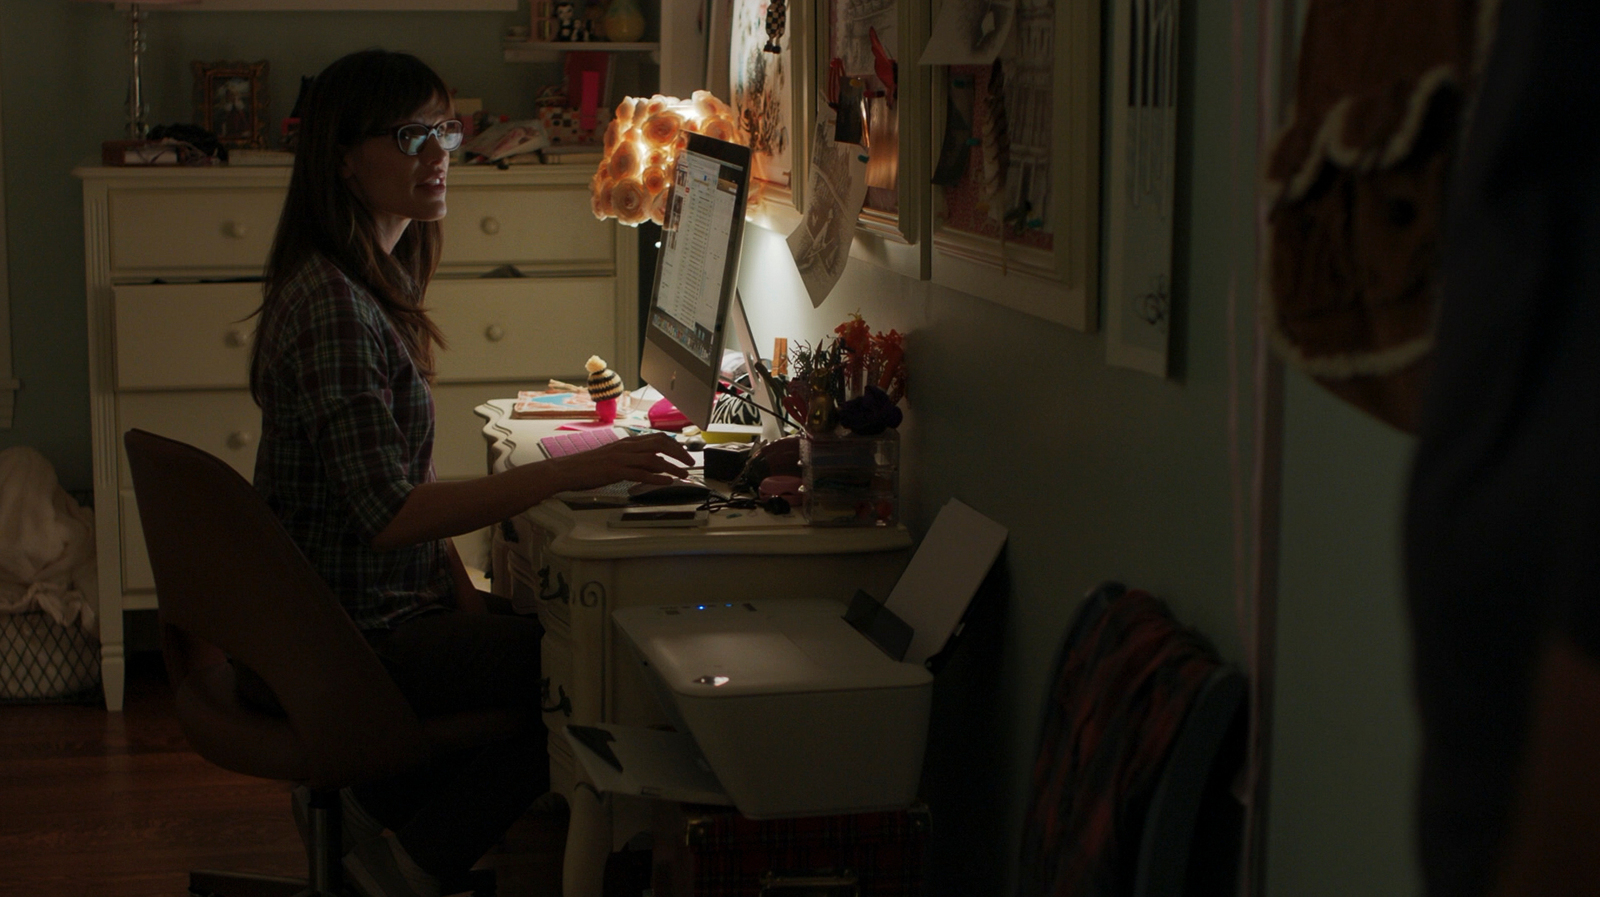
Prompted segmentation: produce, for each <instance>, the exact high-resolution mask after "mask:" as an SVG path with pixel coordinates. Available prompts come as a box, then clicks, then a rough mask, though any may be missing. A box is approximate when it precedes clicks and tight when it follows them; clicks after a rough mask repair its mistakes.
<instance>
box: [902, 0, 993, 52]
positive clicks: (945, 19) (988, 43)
mask: <svg viewBox="0 0 1600 897" xmlns="http://www.w3.org/2000/svg"><path fill="white" fill-rule="evenodd" d="M1016 12H1017V4H1016V2H1015V0H945V2H944V4H943V5H941V6H940V7H939V14H938V17H937V18H936V19H934V22H933V33H932V34H931V35H929V37H928V44H927V47H926V48H925V49H924V50H923V51H922V58H921V59H919V60H917V64H918V65H989V64H990V63H993V62H994V61H995V60H996V59H998V58H999V57H1000V51H1001V50H1002V49H1004V48H1005V45H1006V39H1007V38H1009V37H1010V36H1011V25H1012V20H1013V19H1015V18H1016Z"/></svg>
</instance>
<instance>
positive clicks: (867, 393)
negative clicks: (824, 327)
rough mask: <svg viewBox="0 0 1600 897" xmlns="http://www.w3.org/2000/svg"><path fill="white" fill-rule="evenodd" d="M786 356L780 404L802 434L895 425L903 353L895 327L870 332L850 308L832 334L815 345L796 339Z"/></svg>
mask: <svg viewBox="0 0 1600 897" xmlns="http://www.w3.org/2000/svg"><path fill="white" fill-rule="evenodd" d="M789 361H790V370H791V371H793V375H792V376H791V377H789V378H788V379H787V380H782V381H781V388H782V390H783V407H784V410H785V411H787V412H788V413H789V415H790V416H791V417H792V418H794V419H795V420H797V421H800V422H801V425H802V426H803V427H804V428H805V431H806V433H807V434H809V435H812V436H824V435H832V434H835V433H837V432H838V431H839V430H840V429H843V430H846V431H849V432H850V433H853V434H856V435H859V436H875V435H877V434H879V433H882V432H883V431H884V430H886V429H890V428H893V427H898V426H900V421H901V419H902V417H903V415H902V413H901V411H900V408H899V405H898V403H899V401H900V399H901V398H903V397H904V396H905V393H906V356H905V338H904V337H903V336H902V335H901V334H900V333H899V332H898V331H895V330H890V331H889V332H888V333H883V332H881V331H880V332H877V333H874V332H873V331H872V328H871V327H869V326H867V322H866V321H865V320H863V319H862V317H861V315H860V314H852V315H851V316H850V319H849V320H847V321H845V322H844V323H843V324H840V325H839V326H838V327H835V328H834V331H833V336H831V337H827V338H824V339H823V340H821V341H819V342H818V343H817V344H816V345H814V346H812V345H808V344H805V343H799V344H796V345H795V346H794V347H793V348H792V349H791V350H790V352H789Z"/></svg>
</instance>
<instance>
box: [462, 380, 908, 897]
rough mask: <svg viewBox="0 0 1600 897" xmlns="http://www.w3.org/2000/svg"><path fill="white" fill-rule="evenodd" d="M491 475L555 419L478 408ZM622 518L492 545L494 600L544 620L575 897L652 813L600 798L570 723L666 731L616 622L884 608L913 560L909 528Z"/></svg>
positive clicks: (493, 405) (506, 404) (565, 520)
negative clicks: (866, 602)
mask: <svg viewBox="0 0 1600 897" xmlns="http://www.w3.org/2000/svg"><path fill="white" fill-rule="evenodd" d="M475 410H476V412H477V413H478V415H479V416H481V417H483V418H484V419H485V420H486V421H487V422H488V423H487V424H485V426H484V427H483V434H484V438H485V439H486V440H487V441H488V447H489V459H488V464H489V471H490V472H491V473H494V472H498V471H502V470H506V469H509V468H511V467H515V466H517V465H518V464H527V463H531V462H534V461H539V460H542V459H543V457H544V456H543V454H542V453H541V452H540V450H539V446H538V442H537V441H538V438H539V437H540V436H545V435H549V434H550V433H552V432H555V430H556V428H557V427H558V426H559V425H560V422H559V421H521V420H512V419H511V400H509V399H505V400H497V401H493V402H489V403H487V404H485V405H480V406H478V408H477V409H475ZM619 513H620V511H617V510H585V511H574V510H572V509H570V508H568V507H567V506H566V505H565V504H564V503H562V502H559V501H547V502H544V503H543V504H541V505H538V506H537V507H534V508H532V509H530V510H528V511H526V512H524V513H523V514H521V515H519V516H518V517H516V518H515V519H513V520H512V521H509V522H508V526H504V527H501V529H500V530H499V531H498V532H497V533H496V536H495V540H494V550H493V575H494V591H495V593H496V594H498V595H500V596H502V597H505V598H508V599H510V600H511V601H512V603H513V604H514V605H516V606H517V608H518V609H519V610H521V611H522V612H524V613H537V614H538V615H539V620H540V622H541V623H542V624H543V625H544V628H545V637H544V643H543V651H544V679H543V682H542V683H541V686H542V689H543V692H544V704H543V706H544V708H545V714H544V720H545V725H546V726H547V727H548V728H549V729H550V732H551V738H550V740H549V744H550V777H551V787H552V788H553V789H555V790H557V791H559V792H561V793H562V794H565V795H566V797H567V801H568V804H569V805H570V806H571V809H572V816H571V822H570V824H569V827H568V832H567V851H566V858H565V863H564V866H563V870H562V888H563V893H564V895H565V897H599V895H600V889H601V880H602V876H603V872H604V869H605V858H606V856H607V854H609V853H610V852H611V851H613V850H618V849H621V848H622V846H623V845H624V844H626V843H627V841H628V839H629V838H631V837H633V836H634V835H635V834H637V833H638V832H641V831H644V830H646V829H647V828H648V827H649V823H650V818H649V812H650V808H649V805H648V803H647V802H645V801H640V800H633V799H629V798H625V797H618V796H615V795H602V794H600V793H599V792H597V791H596V790H595V788H594V786H593V785H592V784H591V783H590V782H588V781H587V780H586V779H585V777H584V774H583V771H582V768H581V767H580V766H579V765H578V764H577V763H576V762H575V761H574V759H573V757H572V754H571V751H570V749H569V748H568V746H567V743H566V739H564V738H562V737H561V736H560V731H561V727H562V726H564V725H566V724H567V723H569V722H571V723H578V724H580V725H594V724H596V723H602V722H604V723H627V724H634V725H652V724H658V723H665V722H666V719H665V715H664V714H663V712H662V711H661V709H660V708H659V707H658V706H657V704H656V702H655V698H654V697H652V696H651V695H650V693H649V692H648V690H647V687H646V685H645V683H644V680H643V678H642V676H641V675H640V673H639V671H638V669H637V662H636V661H635V660H634V659H633V657H632V656H630V655H629V654H628V653H627V651H628V648H627V647H626V645H624V644H623V643H622V641H621V639H620V638H619V637H618V635H617V633H616V632H615V631H614V629H613V627H612V623H611V612H612V611H613V610H615V609H617V608H619V607H625V606H629V605H639V604H687V603H693V602H698V601H725V600H727V601H731V600H734V599H736V598H737V599H745V598H757V597H758V598H766V599H773V598H819V597H820V598H831V599H833V600H836V601H839V602H841V603H843V602H847V601H848V600H849V599H850V597H851V596H852V595H854V594H855V592H856V590H857V589H865V590H866V591H868V592H869V593H871V594H872V595H874V596H875V597H877V598H878V599H880V600H882V599H883V598H885V597H886V596H887V595H888V594H889V590H890V589H891V588H892V587H893V585H894V582H895V580H896V579H897V578H898V577H899V575H900V571H901V570H902V569H904V567H905V564H906V562H907V561H908V560H909V559H910V548H911V538H910V536H909V535H908V534H907V532H906V530H905V528H904V527H898V526H897V527H884V528H876V527H862V528H854V527H848V528H813V527H809V526H805V525H804V518H803V517H802V516H800V515H799V513H798V512H796V513H795V514H794V515H792V519H786V518H783V517H773V516H770V515H768V514H767V513H766V512H765V511H737V512H729V511H720V512H717V513H714V514H712V516H711V521H710V523H709V525H708V526H706V527H705V528H703V529H701V528H694V529H687V528H686V529H642V530H624V529H614V528H611V527H609V526H608V525H607V520H608V519H609V518H613V517H616V516H617V515H618V514H619Z"/></svg>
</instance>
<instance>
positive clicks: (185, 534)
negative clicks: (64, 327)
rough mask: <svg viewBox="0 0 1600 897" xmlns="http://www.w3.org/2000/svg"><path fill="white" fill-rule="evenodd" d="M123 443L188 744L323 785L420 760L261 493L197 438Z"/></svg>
mask: <svg viewBox="0 0 1600 897" xmlns="http://www.w3.org/2000/svg"><path fill="white" fill-rule="evenodd" d="M123 444H124V445H125V446H126V448H127V453H128V465H129V467H130V468H131V470H132V473H133V487H134V493H135V496H136V498H137V499H138V505H139V520H140V522H141V523H142V524H143V526H144V536H145V542H146V545H147V547H148V550H149V554H150V567H151V571H152V572H153V574H154V576H155V584H156V595H157V599H158V601H159V605H160V615H161V624H162V642H163V652H164V654H165V655H166V660H167V666H168V670H169V673H170V674H171V678H172V687H173V689H174V691H175V693H176V705H177V711H178V716H179V721H180V724H181V725H182V726H183V729H184V732H185V735H186V736H187V737H188V738H189V740H190V742H191V743H192V744H194V746H195V750H196V751H197V752H199V753H200V754H201V755H202V756H204V757H206V758H207V759H208V760H210V761H211V762H213V763H216V764H217V765H219V766H223V767H226V768H229V769H233V770H235V771H238V772H243V773H247V774H251V775H258V776H265V777H273V778H293V779H297V780H300V781H304V782H306V783H307V784H310V785H311V786H313V787H319V788H327V787H340V786H343V785H349V784H353V783H355V782H361V781H369V780H372V779H376V778H380V777H384V776H388V775H392V774H395V773H397V772H400V771H403V770H405V769H409V768H412V767H414V766H416V765H418V764H420V763H422V762H424V761H425V760H426V758H427V756H428V746H427V743H426V741H425V740H424V737H423V733H422V729H421V726H420V725H419V723H418V720H417V717H416V715H415V714H414V713H413V712H412V710H411V708H410V706H409V704H407V703H406V700H405V698H404V697H403V696H402V695H401V694H400V691H399V689H398V688H397V687H396V686H395V684H394V682H393V680H392V679H391V678H390V677H389V675H388V673H387V672H386V671H385V670H384V668H383V665H382V664H381V663H380V662H379V661H378V658H377V655H375V654H374V653H373V651H372V649H371V648H370V647H369V646H368V645H367V643H366V640H365V639H364V638H363V637H362V636H361V633H360V632H358V631H357V630H356V628H355V625H354V624H353V623H351V621H350V618H349V616H348V615H347V614H346V613H345V611H344V609H343V608H342V607H340V605H339V602H338V600H337V599H336V598H335V597H334V595H333V593H332V590H330V589H329V588H328V585H327V583H325V582H324V581H323V580H322V578H321V577H320V576H318V575H317V572H316V571H315V570H314V569H313V568H312V566H311V564H310V562H309V561H308V560H307V559H306V557H305V555H304V554H302V553H301V551H300V549H299V547H298V546H296V545H295V543H294V540H293V539H292V538H290V536H289V534H288V533H287V532H286V531H285V530H284V528H283V525H282V524H281V523H280V522H279V520H278V518H277V516H276V515H275V514H273V512H272V510H271V508H269V507H268V506H267V503H266V501H265V500H264V499H263V498H262V497H261V495H260V493H258V492H257V491H256V490H255V488H254V487H253V486H251V485H250V483H249V482H247V481H246V480H245V479H244V478H243V477H241V476H240V475H239V474H238V472H237V471H235V470H234V469H233V468H231V467H229V466H228V465H227V464H226V463H224V462H222V461H221V460H219V459H218V458H216V457H214V456H212V455H210V454H208V453H207V452H204V451H202V450H200V449H198V448H195V447H193V446H190V445H186V444H184V443H181V442H178V441H175V440H172V439H168V438H166V437H163V436H157V435H155V434H152V433H147V432H144V431H142V430H129V431H128V432H127V433H126V434H125V435H124V437H123ZM224 655H226V657H231V658H233V659H234V660H235V661H237V662H239V663H242V664H244V665H246V666H248V667H249V668H250V669H252V670H254V671H255V672H256V673H257V674H259V675H260V677H261V679H262V680H264V681H265V682H266V684H267V685H268V686H269V687H270V688H271V689H272V692H273V694H274V695H275V696H276V697H277V699H278V703H279V704H281V705H282V708H283V711H284V715H285V718H283V719H275V718H273V717H271V716H270V715H268V714H265V713H261V712H259V711H252V710H250V709H248V708H246V707H244V706H243V705H242V704H240V703H239V702H238V701H237V699H236V697H235V695H233V693H232V683H233V677H232V669H233V668H232V667H231V666H230V665H228V664H227V663H226V660H225V657H224Z"/></svg>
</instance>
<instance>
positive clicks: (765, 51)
mask: <svg viewBox="0 0 1600 897" xmlns="http://www.w3.org/2000/svg"><path fill="white" fill-rule="evenodd" d="M812 2H813V0H713V3H712V9H713V19H714V20H721V21H726V22H728V23H729V24H728V37H727V48H728V50H727V68H726V71H727V73H728V82H727V84H728V87H727V91H728V94H727V95H728V104H729V105H730V106H732V107H733V109H734V111H735V113H736V114H737V115H738V116H739V124H740V127H741V129H742V130H743V131H744V134H745V136H746V139H747V140H748V142H749V145H750V150H751V159H752V162H751V165H752V168H753V170H752V172H751V181H750V188H751V193H752V195H754V196H755V197H756V203H757V214H756V215H755V216H754V220H756V221H758V223H762V224H764V225H767V226H769V227H771V228H772V229H774V230H779V231H781V232H784V233H787V232H788V230H789V228H790V227H792V225H793V224H794V222H795V221H797V220H798V213H799V212H800V211H801V210H802V209H804V208H805V199H804V190H805V172H806V158H807V154H808V149H809V147H808V146H807V145H806V141H807V135H809V134H810V133H811V121H812V115H813V114H814V110H815V108H816V107H815V105H814V100H812V99H810V98H809V97H808V95H807V94H808V88H809V87H811V86H812V85H813V84H814V83H815V82H814V80H813V76H812V67H811V55H812V42H811V41H812V38H811V36H810V34H809V33H808V32H807V29H805V28H803V27H798V28H797V27H791V25H793V24H799V23H805V22H809V21H811V14H812V8H813V7H812ZM724 10H725V11H726V12H725V13H724ZM724 15H725V16H726V18H722V17H723V16H724ZM713 84H715V82H713ZM712 90H713V92H715V90H716V88H715V86H713V88H712Z"/></svg>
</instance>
